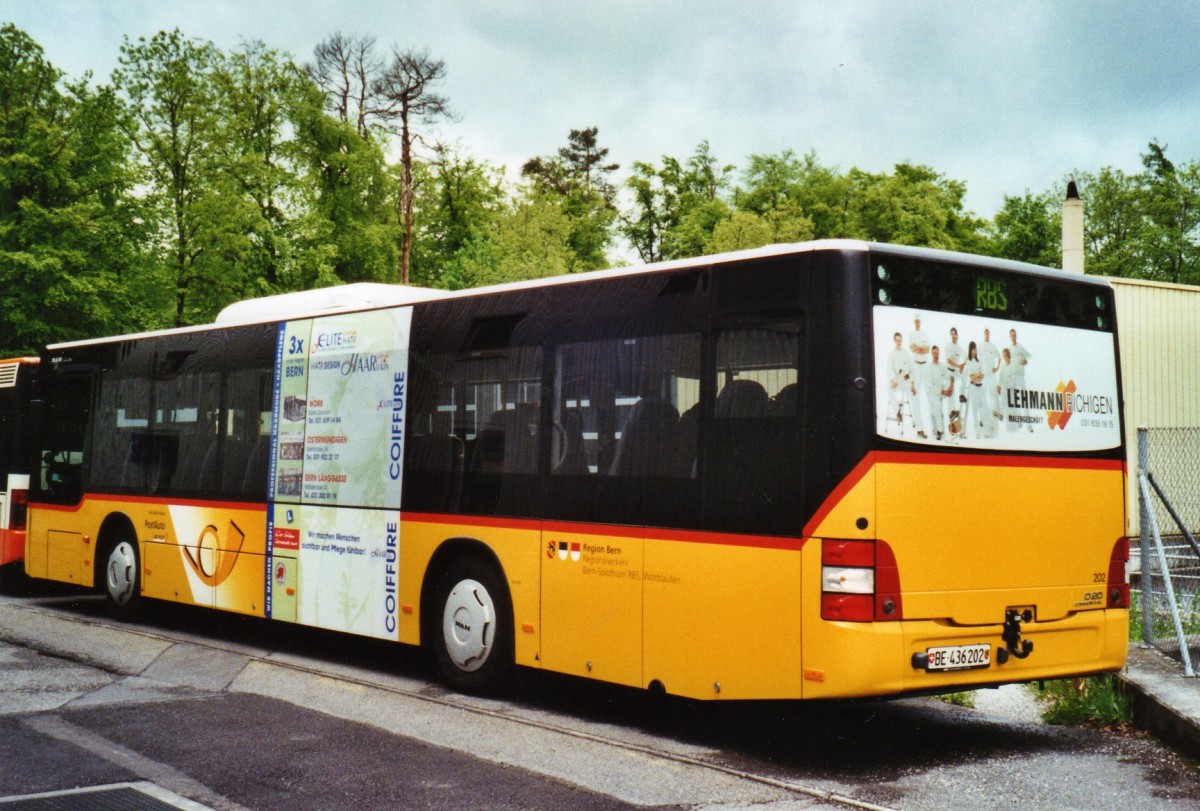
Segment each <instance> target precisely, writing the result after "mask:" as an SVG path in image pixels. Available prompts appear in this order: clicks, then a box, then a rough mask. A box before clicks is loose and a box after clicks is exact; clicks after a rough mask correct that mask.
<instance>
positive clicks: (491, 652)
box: [429, 556, 513, 695]
mask: <svg viewBox="0 0 1200 811" xmlns="http://www.w3.org/2000/svg"><path fill="white" fill-rule="evenodd" d="M429 620H430V628H429V630H430V634H429V640H430V643H431V645H432V648H433V660H434V663H435V664H436V665H437V669H438V672H439V673H440V674H441V676H442V679H443V680H444V681H445V682H446V683H447V684H448V685H449V686H450V687H452V688H454V689H455V690H458V691H459V692H463V693H473V694H476V695H482V694H495V693H497V692H499V691H500V690H502V689H503V688H504V687H505V686H506V685H507V682H508V677H509V676H510V675H511V672H512V668H513V620H512V601H511V598H510V597H509V594H508V588H507V587H506V584H505V582H504V579H503V577H502V576H501V574H500V572H499V571H498V569H497V568H496V566H495V565H493V564H492V563H490V562H489V561H486V560H484V559H482V558H480V557H475V556H470V557H463V558H459V559H457V560H454V561H452V562H451V563H450V565H449V566H448V567H447V568H446V569H445V570H444V571H443V572H442V574H441V576H440V577H439V578H438V579H437V585H436V591H435V592H434V612H433V616H431V617H430V618H429Z"/></svg>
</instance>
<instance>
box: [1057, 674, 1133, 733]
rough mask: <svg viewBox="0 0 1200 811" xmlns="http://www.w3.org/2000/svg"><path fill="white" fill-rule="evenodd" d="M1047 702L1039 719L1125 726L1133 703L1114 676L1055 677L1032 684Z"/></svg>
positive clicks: (1131, 713) (1059, 722)
mask: <svg viewBox="0 0 1200 811" xmlns="http://www.w3.org/2000/svg"><path fill="white" fill-rule="evenodd" d="M1034 689H1035V691H1036V693H1037V697H1038V699H1039V700H1041V701H1042V702H1044V703H1045V704H1046V709H1045V710H1043V711H1042V720H1043V721H1045V722H1046V723H1048V724H1089V725H1093V726H1102V727H1111V726H1124V725H1126V724H1129V723H1130V722H1131V721H1132V720H1133V709H1132V703H1131V702H1130V700H1129V697H1128V696H1126V695H1123V694H1122V693H1121V688H1120V685H1119V684H1118V683H1117V680H1116V678H1115V677H1113V676H1111V675H1108V676H1093V677H1091V678H1087V679H1055V680H1054V681H1047V682H1045V683H1043V684H1042V685H1040V686H1035V688H1034Z"/></svg>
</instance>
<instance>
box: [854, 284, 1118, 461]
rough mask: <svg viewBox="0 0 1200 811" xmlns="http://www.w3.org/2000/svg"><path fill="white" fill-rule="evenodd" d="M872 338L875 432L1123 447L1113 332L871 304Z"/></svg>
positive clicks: (951, 442) (1019, 447)
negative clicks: (873, 345) (872, 305)
mask: <svg viewBox="0 0 1200 811" xmlns="http://www.w3.org/2000/svg"><path fill="white" fill-rule="evenodd" d="M874 341H875V397H876V409H875V410H876V431H877V432H878V434H879V435H880V436H882V437H886V438H888V439H896V440H901V441H904V442H913V443H918V444H924V445H935V446H942V447H963V448H979V449H1002V450H1009V451H1048V452H1071V451H1099V450H1107V449H1111V448H1115V447H1117V446H1118V445H1119V444H1120V441H1121V425H1120V418H1119V415H1118V407H1117V371H1116V369H1117V362H1116V348H1115V343H1114V339H1113V335H1112V333H1109V332H1102V331H1095V330H1084V329H1077V328H1071V327H1061V326H1049V325H1045V324H1035V323H1028V322H1022V321H1007V320H1003V319H998V318H988V317H982V316H975V315H961V314H953V313H943V312H938V311H920V310H914V309H907V308H901V307H882V306H876V307H875V308H874Z"/></svg>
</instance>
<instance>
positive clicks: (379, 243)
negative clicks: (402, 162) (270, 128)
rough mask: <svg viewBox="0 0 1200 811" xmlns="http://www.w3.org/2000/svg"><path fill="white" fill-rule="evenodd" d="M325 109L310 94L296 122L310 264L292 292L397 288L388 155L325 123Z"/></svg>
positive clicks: (336, 123)
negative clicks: (350, 286) (341, 285)
mask: <svg viewBox="0 0 1200 811" xmlns="http://www.w3.org/2000/svg"><path fill="white" fill-rule="evenodd" d="M324 103H325V101H324V98H323V96H322V94H321V92H320V91H319V90H317V89H316V88H313V89H312V90H311V91H310V92H309V94H308V96H307V101H306V102H304V103H302V104H301V105H300V106H299V107H298V108H297V114H296V119H295V126H296V128H297V136H296V150H297V152H298V153H299V158H298V160H299V161H300V164H301V166H302V167H303V171H304V172H305V173H306V176H307V177H308V179H309V182H308V183H306V184H305V185H304V186H303V188H302V194H303V195H304V196H305V198H306V200H305V203H304V211H305V217H304V219H303V221H302V222H299V223H298V234H297V240H296V245H297V250H298V251H300V252H301V256H303V257H305V259H306V261H304V262H301V263H297V266H296V267H297V277H296V278H295V279H294V280H293V281H292V284H293V285H299V286H300V287H319V286H324V285H328V284H333V283H336V282H338V281H341V282H360V281H373V282H391V281H395V278H396V263H397V261H398V259H397V257H398V250H397V246H398V238H397V234H396V226H395V223H394V221H393V218H392V216H391V213H390V201H391V199H392V197H391V194H390V192H391V189H392V181H391V179H390V178H389V176H388V173H387V163H386V161H385V159H384V154H383V148H382V146H381V144H380V143H379V142H378V141H376V140H375V139H374V138H373V137H367V138H364V137H362V135H361V134H360V133H359V132H358V130H357V129H356V127H355V125H354V124H353V123H351V122H349V121H343V120H340V119H337V118H333V117H330V116H328V115H326V114H325V113H324V111H323V105H324Z"/></svg>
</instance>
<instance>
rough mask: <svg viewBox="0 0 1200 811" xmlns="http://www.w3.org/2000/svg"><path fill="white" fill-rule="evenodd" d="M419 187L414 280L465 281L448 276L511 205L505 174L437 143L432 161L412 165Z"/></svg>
mask: <svg viewBox="0 0 1200 811" xmlns="http://www.w3.org/2000/svg"><path fill="white" fill-rule="evenodd" d="M414 172H415V175H416V177H415V181H414V184H413V185H414V188H415V189H416V190H417V192H418V194H417V198H416V205H415V209H416V220H417V222H418V223H420V226H419V227H418V228H417V230H416V233H415V235H414V240H413V264H412V281H413V283H414V284H420V285H424V286H427V287H448V286H457V287H461V286H463V282H462V279H461V278H460V277H459V276H458V275H457V274H455V275H449V273H450V268H451V267H454V266H457V262H458V259H459V257H460V256H464V255H467V254H469V253H471V252H472V251H473V250H474V243H475V242H476V241H477V240H479V239H486V238H487V235H488V234H489V229H490V227H491V226H492V225H493V224H494V223H495V222H496V221H497V218H498V217H500V216H501V215H502V214H504V213H505V212H506V211H507V210H508V199H507V194H506V192H505V184H504V179H503V175H502V173H501V172H500V171H499V170H496V169H493V168H492V167H490V166H489V165H488V164H487V163H486V162H480V161H477V160H475V159H474V158H471V157H464V156H462V155H459V154H457V153H455V152H454V151H453V150H451V149H450V148H449V147H446V146H444V145H442V146H438V147H436V148H435V151H434V158H433V160H432V161H430V162H429V163H418V164H416V165H415V166H414Z"/></svg>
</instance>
